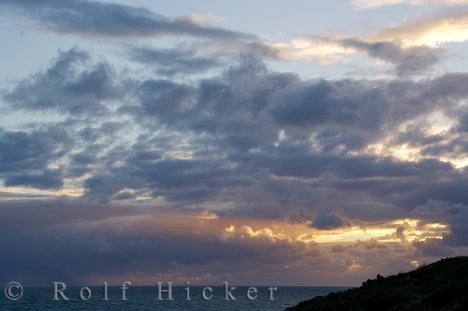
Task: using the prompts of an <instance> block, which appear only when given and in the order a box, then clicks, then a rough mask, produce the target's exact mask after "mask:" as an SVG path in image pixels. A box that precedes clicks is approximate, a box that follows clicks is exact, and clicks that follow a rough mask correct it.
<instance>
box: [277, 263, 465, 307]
mask: <svg viewBox="0 0 468 311" xmlns="http://www.w3.org/2000/svg"><path fill="white" fill-rule="evenodd" d="M286 310H287V311H306V310H307V311H308V310H311V311H312V310H313V311H321V310H327V311H333V310H347V311H353V310H362V311H364V310H365V311H367V310H369V311H370V310H372V311H375V310H377V311H385V310H426V311H430V310H468V257H454V258H447V259H442V260H440V261H438V262H435V263H433V264H430V265H427V266H423V267H420V268H418V269H416V270H414V271H411V272H408V273H400V274H398V275H393V276H389V277H381V276H380V275H378V276H377V278H376V279H373V280H367V281H366V282H364V283H363V284H362V286H361V287H359V288H353V289H349V290H346V291H343V292H338V293H331V294H328V295H327V296H324V297H323V296H321V297H315V298H313V299H311V300H307V301H304V302H301V303H299V304H298V305H297V306H295V307H291V308H288V309H286Z"/></svg>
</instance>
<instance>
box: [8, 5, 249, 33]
mask: <svg viewBox="0 0 468 311" xmlns="http://www.w3.org/2000/svg"><path fill="white" fill-rule="evenodd" d="M0 5H2V6H4V7H6V8H7V9H9V10H10V11H9V12H10V13H16V12H19V13H21V14H24V15H26V16H27V17H28V18H29V19H31V20H33V21H35V22H36V23H37V24H38V25H39V26H41V27H43V28H45V29H49V30H52V31H55V32H57V33H63V34H67V33H73V34H77V35H82V36H89V35H91V36H101V37H111V38H112V37H113V38H115V37H129V36H135V37H143V36H145V37H148V36H152V37H154V36H174V35H176V36H180V35H185V36H193V37H200V38H208V39H220V40H229V39H238V38H250V39H252V38H254V36H252V35H247V34H243V33H240V32H235V31H230V30H226V29H222V28H217V27H212V26H207V25H205V23H201V22H200V19H199V18H194V17H193V16H183V17H178V18H167V17H165V16H162V15H159V14H156V13H154V12H153V11H150V10H148V9H145V8H137V7H132V6H127V5H121V4H113V3H105V2H96V1H85V0H77V1H73V0H46V1H31V0H18V1H16V0H2V1H0Z"/></svg>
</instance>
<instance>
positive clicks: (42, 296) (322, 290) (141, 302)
mask: <svg viewBox="0 0 468 311" xmlns="http://www.w3.org/2000/svg"><path fill="white" fill-rule="evenodd" d="M203 288H205V286H203V287H202V286H191V287H190V295H191V299H192V300H190V301H186V300H185V287H184V286H174V287H173V293H172V294H173V299H174V300H172V301H167V300H165V301H158V300H157V297H158V288H157V286H154V287H149V286H133V287H130V288H129V289H128V290H127V291H126V296H127V297H126V298H127V299H128V300H127V301H122V300H121V298H122V291H121V289H120V288H119V287H109V288H108V299H109V300H108V301H105V300H103V294H104V291H103V288H102V287H90V290H91V293H92V296H91V298H90V299H89V300H87V301H82V300H81V299H80V288H79V287H70V288H67V289H66V291H65V294H66V296H67V298H69V299H70V300H69V301H64V300H60V301H55V300H53V297H54V292H53V287H52V286H50V287H41V288H31V287H30V288H27V287H26V288H24V294H23V296H22V297H21V299H19V300H17V301H10V300H8V299H6V298H5V295H2V296H1V297H0V310H2V311H4V310H6V311H8V310H18V311H22V310H24V311H29V310H31V311H32V310H37V311H39V310H40V311H42V310H48V311H54V310H56V311H66V310H73V311H75V310H112V311H118V310H129V311H133V310H141V311H144V310H171V311H176V310H177V311H178V310H203V311H206V310H228V311H229V310H232V311H234V310H239V311H247V310H258V311H260V310H273V311H276V310H278V311H279V310H284V309H285V308H287V307H291V306H294V305H296V304H297V303H299V302H301V301H303V300H307V299H310V298H312V297H315V296H320V295H326V294H328V293H330V292H336V291H340V290H344V289H346V288H341V287H281V286H277V291H276V292H275V293H274V298H275V300H270V299H269V298H270V297H269V293H270V292H269V290H268V287H262V286H258V287H256V288H257V291H258V298H257V299H256V300H249V299H248V298H247V291H248V288H249V287H243V286H239V287H237V289H235V290H234V291H233V292H232V294H233V296H234V297H235V298H236V300H230V301H226V300H225V288H224V287H222V286H212V289H213V291H212V299H211V300H209V301H205V300H203V299H202V291H203ZM207 293H208V292H207ZM85 294H87V293H85ZM207 296H211V295H207ZM163 298H167V293H163Z"/></svg>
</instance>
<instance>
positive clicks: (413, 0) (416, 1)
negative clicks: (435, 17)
mask: <svg viewBox="0 0 468 311" xmlns="http://www.w3.org/2000/svg"><path fill="white" fill-rule="evenodd" d="M351 3H352V5H353V6H354V7H356V8H358V9H373V8H380V7H383V6H388V5H396V4H407V5H416V6H421V5H455V4H468V1H466V0H352V1H351Z"/></svg>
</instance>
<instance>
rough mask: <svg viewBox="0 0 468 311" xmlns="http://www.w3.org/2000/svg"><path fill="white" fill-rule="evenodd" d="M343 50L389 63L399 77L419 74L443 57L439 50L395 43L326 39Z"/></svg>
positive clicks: (442, 51)
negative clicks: (353, 51) (346, 49)
mask: <svg viewBox="0 0 468 311" xmlns="http://www.w3.org/2000/svg"><path fill="white" fill-rule="evenodd" d="M322 39H323V40H326V41H331V42H334V43H336V44H338V45H340V46H342V47H344V48H349V49H353V50H356V51H359V52H363V53H365V54H367V55H368V56H369V57H371V58H375V59H377V60H381V61H384V62H388V63H391V64H393V65H394V66H395V69H396V72H397V74H398V75H399V76H409V75H413V74H421V73H424V72H426V71H427V70H429V69H430V68H431V67H432V66H433V65H434V64H436V63H438V62H440V61H441V60H442V58H443V56H444V55H445V52H444V50H442V49H440V48H431V47H428V46H413V47H406V48H405V47H403V46H402V45H401V44H398V43H395V42H366V41H363V40H359V39H353V38H348V39H335V40H333V39H326V38H322Z"/></svg>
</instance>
